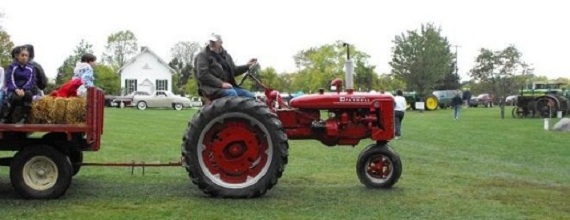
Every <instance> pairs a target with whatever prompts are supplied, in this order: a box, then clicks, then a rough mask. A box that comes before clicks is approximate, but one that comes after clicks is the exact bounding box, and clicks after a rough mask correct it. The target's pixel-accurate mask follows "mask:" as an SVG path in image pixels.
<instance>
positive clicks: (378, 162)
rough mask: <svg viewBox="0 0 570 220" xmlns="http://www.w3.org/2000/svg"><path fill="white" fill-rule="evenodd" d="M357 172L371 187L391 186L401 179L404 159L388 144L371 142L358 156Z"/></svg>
mask: <svg viewBox="0 0 570 220" xmlns="http://www.w3.org/2000/svg"><path fill="white" fill-rule="evenodd" d="M356 174H357V175H358V179H360V182H361V183H362V184H364V185H365V186H366V187H369V188H390V187H392V186H393V185H394V184H396V182H398V180H399V179H400V175H401V174H402V161H401V160H400V156H399V155H398V154H397V153H396V152H394V150H393V149H392V148H391V147H390V146H388V145H387V144H371V145H369V146H368V147H366V148H365V149H364V150H363V151H362V153H360V155H359V156H358V161H357V163H356Z"/></svg>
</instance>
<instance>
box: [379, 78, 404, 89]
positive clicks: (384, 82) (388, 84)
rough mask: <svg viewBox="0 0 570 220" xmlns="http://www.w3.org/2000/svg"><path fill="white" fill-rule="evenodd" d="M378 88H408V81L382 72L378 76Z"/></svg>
mask: <svg viewBox="0 0 570 220" xmlns="http://www.w3.org/2000/svg"><path fill="white" fill-rule="evenodd" d="M378 81H379V82H378V90H379V91H388V92H394V91H396V90H398V89H401V90H403V91H405V90H407V88H406V83H404V81H402V80H400V79H397V78H396V77H394V76H393V75H391V74H382V75H380V76H379V77H378Z"/></svg>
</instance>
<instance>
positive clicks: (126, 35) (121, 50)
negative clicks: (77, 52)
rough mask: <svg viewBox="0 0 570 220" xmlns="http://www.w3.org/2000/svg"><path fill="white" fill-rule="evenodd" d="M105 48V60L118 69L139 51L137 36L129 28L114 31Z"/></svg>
mask: <svg viewBox="0 0 570 220" xmlns="http://www.w3.org/2000/svg"><path fill="white" fill-rule="evenodd" d="M105 48H106V51H105V53H104V54H103V61H105V63H106V64H109V65H111V66H113V68H115V69H118V68H120V67H122V66H123V65H124V64H125V62H127V60H128V59H129V58H131V57H132V56H133V55H135V54H136V53H137V52H138V43H137V37H136V36H135V34H134V33H133V32H131V31H129V30H126V31H119V32H117V33H113V34H111V35H109V37H107V46H106V47H105Z"/></svg>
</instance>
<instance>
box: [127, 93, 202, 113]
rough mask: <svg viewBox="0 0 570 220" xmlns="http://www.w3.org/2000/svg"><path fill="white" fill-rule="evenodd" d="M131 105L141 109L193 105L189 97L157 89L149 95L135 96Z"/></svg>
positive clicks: (177, 107) (179, 107) (174, 107)
mask: <svg viewBox="0 0 570 220" xmlns="http://www.w3.org/2000/svg"><path fill="white" fill-rule="evenodd" d="M131 105H133V106H136V107H137V108H138V109H139V110H145V109H147V108H173V109H175V110H182V109H183V108H185V107H186V108H189V107H192V102H191V101H190V99H189V98H186V97H182V96H179V95H175V94H173V93H171V92H169V91H162V90H159V91H156V92H154V93H153V94H152V95H148V96H134V98H133V101H132V102H131Z"/></svg>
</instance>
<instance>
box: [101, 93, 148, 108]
mask: <svg viewBox="0 0 570 220" xmlns="http://www.w3.org/2000/svg"><path fill="white" fill-rule="evenodd" d="M135 96H150V93H148V92H145V91H134V92H131V93H129V94H128V95H125V96H114V97H113V98H112V99H111V100H110V102H109V103H110V106H112V107H119V108H124V107H126V106H133V99H134V98H135Z"/></svg>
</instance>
